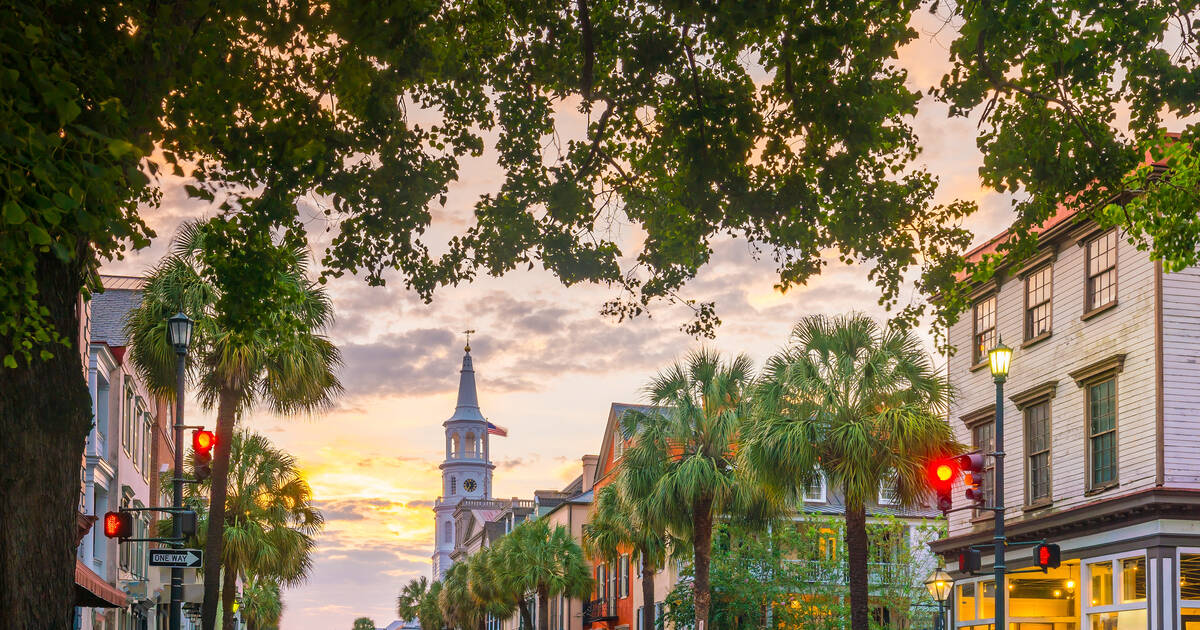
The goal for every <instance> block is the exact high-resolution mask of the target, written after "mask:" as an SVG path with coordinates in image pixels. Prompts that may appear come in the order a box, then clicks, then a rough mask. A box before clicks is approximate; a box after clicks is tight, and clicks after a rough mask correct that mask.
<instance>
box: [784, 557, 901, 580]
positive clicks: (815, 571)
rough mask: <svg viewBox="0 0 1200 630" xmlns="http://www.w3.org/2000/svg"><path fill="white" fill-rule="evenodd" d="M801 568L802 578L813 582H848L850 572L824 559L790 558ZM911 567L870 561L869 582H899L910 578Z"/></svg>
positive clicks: (843, 566) (868, 568) (868, 564)
mask: <svg viewBox="0 0 1200 630" xmlns="http://www.w3.org/2000/svg"><path fill="white" fill-rule="evenodd" d="M789 562H791V563H793V564H794V565H795V566H796V568H797V569H798V570H799V572H800V575H801V577H802V579H804V580H805V581H807V582H811V583H820V584H846V583H847V581H848V580H849V579H850V575H849V572H848V571H847V569H846V566H845V565H843V564H836V565H835V564H832V563H830V562H827V561H824V560H790V561H789ZM909 573H910V571H909V567H908V566H907V565H904V564H898V563H894V562H868V563H867V583H868V584H870V585H872V586H883V585H886V584H897V583H899V582H901V581H905V580H910V579H912V576H911V575H909Z"/></svg>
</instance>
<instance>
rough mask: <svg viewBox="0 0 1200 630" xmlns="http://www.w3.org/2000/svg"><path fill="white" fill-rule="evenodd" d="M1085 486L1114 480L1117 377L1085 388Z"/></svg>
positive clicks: (1097, 485)
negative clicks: (1086, 436)
mask: <svg viewBox="0 0 1200 630" xmlns="http://www.w3.org/2000/svg"><path fill="white" fill-rule="evenodd" d="M1087 416H1088V417H1087V423H1088V464H1089V466H1088V468H1089V472H1088V487H1090V488H1096V487H1100V486H1106V485H1109V484H1111V483H1113V482H1115V481H1116V480H1117V381H1116V379H1115V378H1109V379H1107V380H1103V381H1100V382H1098V383H1094V384H1092V385H1089V386H1088V388H1087Z"/></svg>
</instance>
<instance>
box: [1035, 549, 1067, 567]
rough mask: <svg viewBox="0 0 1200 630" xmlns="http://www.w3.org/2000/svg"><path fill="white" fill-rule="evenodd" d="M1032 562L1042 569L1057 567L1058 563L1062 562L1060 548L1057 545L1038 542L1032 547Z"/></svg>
mask: <svg viewBox="0 0 1200 630" xmlns="http://www.w3.org/2000/svg"><path fill="white" fill-rule="evenodd" d="M1033 563H1034V564H1036V565H1037V566H1038V568H1039V569H1041V570H1043V571H1045V570H1046V569H1057V568H1058V565H1060V564H1062V550H1061V549H1059V547H1058V545H1054V544H1051V543H1040V544H1039V545H1038V546H1036V547H1034V548H1033Z"/></svg>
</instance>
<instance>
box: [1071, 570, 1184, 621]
mask: <svg viewBox="0 0 1200 630" xmlns="http://www.w3.org/2000/svg"><path fill="white" fill-rule="evenodd" d="M1086 566H1087V582H1086V584H1087V587H1088V592H1087V596H1086V597H1085V598H1084V600H1083V603H1084V612H1085V613H1086V615H1087V624H1085V626H1084V627H1085V628H1087V629H1089V630H1110V629H1111V630H1118V629H1123V628H1145V627H1147V625H1146V622H1147V619H1146V607H1145V606H1146V557H1145V556H1144V555H1136V556H1126V557H1124V558H1116V559H1104V560H1098V561H1091V562H1088V563H1087V565H1086ZM1181 592H1182V588H1181Z"/></svg>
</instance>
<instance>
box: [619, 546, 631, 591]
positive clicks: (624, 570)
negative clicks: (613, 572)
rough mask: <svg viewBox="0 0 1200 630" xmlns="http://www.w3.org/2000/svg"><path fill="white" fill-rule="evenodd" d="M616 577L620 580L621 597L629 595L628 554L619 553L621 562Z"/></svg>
mask: <svg viewBox="0 0 1200 630" xmlns="http://www.w3.org/2000/svg"><path fill="white" fill-rule="evenodd" d="M619 571H620V573H619V575H618V576H617V579H618V580H620V592H621V595H620V597H621V599H625V598H626V597H629V554H622V555H621V564H620V568H619Z"/></svg>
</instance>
